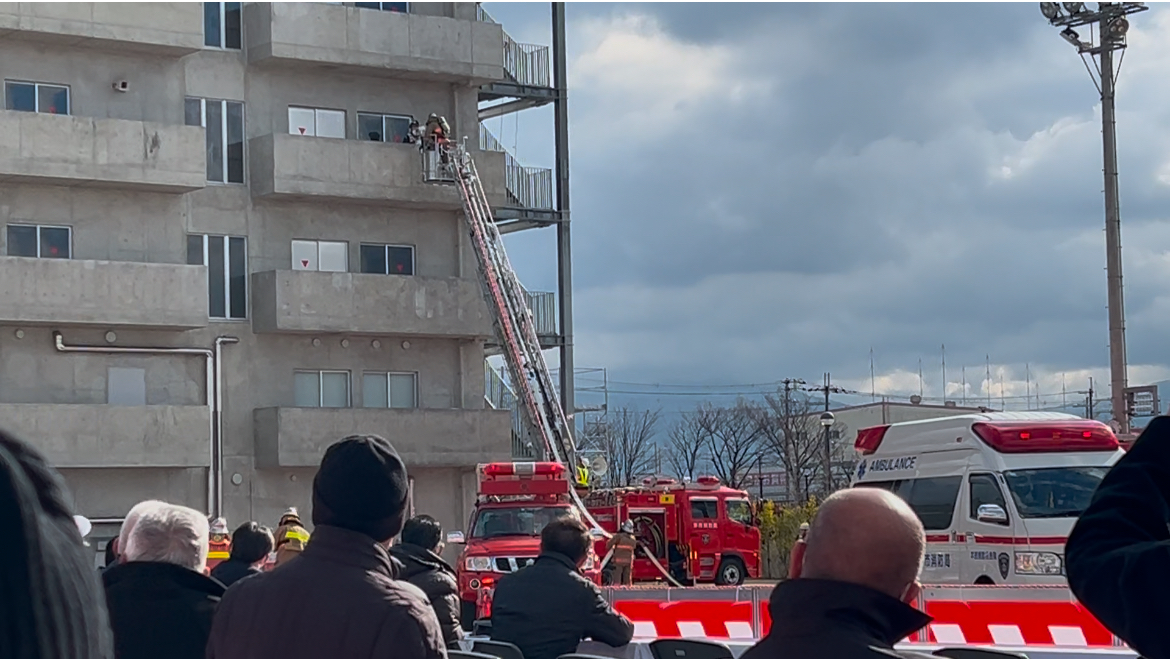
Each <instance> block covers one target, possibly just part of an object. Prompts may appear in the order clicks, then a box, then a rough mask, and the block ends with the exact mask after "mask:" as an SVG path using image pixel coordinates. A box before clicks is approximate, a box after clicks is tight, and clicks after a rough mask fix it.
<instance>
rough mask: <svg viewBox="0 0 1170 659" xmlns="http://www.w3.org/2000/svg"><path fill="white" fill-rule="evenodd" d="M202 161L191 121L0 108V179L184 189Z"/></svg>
mask: <svg viewBox="0 0 1170 659" xmlns="http://www.w3.org/2000/svg"><path fill="white" fill-rule="evenodd" d="M206 163H207V156H206V145H205V144H204V138H203V129H202V128H199V127H197V126H174V125H166V124H157V123H150V122H144V121H126V120H123V119H92V118H89V117H73V116H68V115H57V114H39V113H35V112H14V111H9V110H2V111H0V181H4V182H17V183H39V184H47V185H76V186H96V187H106V188H120V189H126V190H147V191H151V192H189V191H191V190H198V189H199V188H202V187H205V186H206V185H207V165H206Z"/></svg>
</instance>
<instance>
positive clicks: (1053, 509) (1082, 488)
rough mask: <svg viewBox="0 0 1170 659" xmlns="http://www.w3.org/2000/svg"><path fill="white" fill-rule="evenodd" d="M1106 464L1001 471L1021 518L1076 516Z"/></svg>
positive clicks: (1107, 469)
mask: <svg viewBox="0 0 1170 659" xmlns="http://www.w3.org/2000/svg"><path fill="white" fill-rule="evenodd" d="M1108 471H1109V468H1108V467H1055V468H1048V469H1015V470H1012V471H1005V472H1003V478H1004V480H1005V481H1007V486H1008V490H1009V491H1011V493H1012V500H1013V501H1015V503H1016V510H1018V511H1019V512H1020V517H1023V518H1024V519H1047V518H1057V517H1079V516H1080V514H1081V513H1083V512H1085V508H1087V507H1088V505H1089V500H1090V499H1091V498H1092V497H1093V492H1095V491H1096V490H1097V485H1099V484H1100V483H1101V479H1102V478H1105V474H1106V472H1108Z"/></svg>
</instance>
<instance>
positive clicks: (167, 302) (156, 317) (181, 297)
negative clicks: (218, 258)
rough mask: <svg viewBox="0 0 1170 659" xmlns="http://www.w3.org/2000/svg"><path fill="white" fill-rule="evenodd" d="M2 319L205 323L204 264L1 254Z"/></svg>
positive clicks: (152, 325)
mask: <svg viewBox="0 0 1170 659" xmlns="http://www.w3.org/2000/svg"><path fill="white" fill-rule="evenodd" d="M0 282H3V285H2V286H0V322H4V323H22V324H29V325H76V326H86V325H89V326H97V327H134V328H142V329H171V330H187V329H195V328H198V327H207V274H206V270H205V268H204V267H203V266H199V265H173V264H169V263H130V262H126V261H74V260H71V259H34V258H22V257H19V256H0Z"/></svg>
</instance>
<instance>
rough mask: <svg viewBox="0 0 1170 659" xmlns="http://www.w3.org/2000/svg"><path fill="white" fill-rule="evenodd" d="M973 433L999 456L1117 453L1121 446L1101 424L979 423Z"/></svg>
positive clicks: (1075, 421) (1081, 422)
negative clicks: (1002, 454) (1076, 452)
mask: <svg viewBox="0 0 1170 659" xmlns="http://www.w3.org/2000/svg"><path fill="white" fill-rule="evenodd" d="M971 430H972V431H973V432H974V433H975V435H976V436H977V437H979V439H982V440H983V441H984V443H986V444H987V445H988V446H990V447H991V448H992V449H994V450H996V451H999V452H1000V453H1061V452H1071V451H1116V450H1117V449H1118V448H1119V447H1120V446H1121V444H1120V443H1119V442H1118V441H1117V437H1116V436H1115V435H1114V434H1113V431H1112V430H1111V429H1110V428H1109V426H1107V425H1105V424H1104V423H1101V422H1100V421H1092V420H1089V419H1084V420H1079V419H1078V420H1070V421H1060V422H1058V423H1041V424H1036V423H976V424H975V425H974V426H972V428H971Z"/></svg>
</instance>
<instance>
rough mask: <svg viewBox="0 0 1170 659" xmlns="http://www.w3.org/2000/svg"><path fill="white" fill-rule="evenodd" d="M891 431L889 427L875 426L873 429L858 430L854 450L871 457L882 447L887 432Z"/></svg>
mask: <svg viewBox="0 0 1170 659" xmlns="http://www.w3.org/2000/svg"><path fill="white" fill-rule="evenodd" d="M889 429H890V427H889V426H874V427H872V428H862V429H861V430H858V431H857V440H856V441H854V442H853V448H854V449H856V450H857V452H858V453H860V454H862V455H870V454H871V453H873V452H874V451H877V450H878V447H879V446H881V445H882V440H883V439H885V438H886V431H887V430H889Z"/></svg>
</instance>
